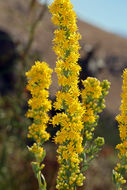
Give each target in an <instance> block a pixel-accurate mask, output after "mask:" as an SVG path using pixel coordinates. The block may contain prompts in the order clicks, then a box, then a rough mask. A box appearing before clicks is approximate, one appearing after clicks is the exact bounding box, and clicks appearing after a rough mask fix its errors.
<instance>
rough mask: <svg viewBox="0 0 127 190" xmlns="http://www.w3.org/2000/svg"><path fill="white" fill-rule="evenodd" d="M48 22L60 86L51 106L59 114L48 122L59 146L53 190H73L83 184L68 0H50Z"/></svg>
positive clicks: (79, 112) (75, 48) (80, 125)
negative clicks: (51, 27)
mask: <svg viewBox="0 0 127 190" xmlns="http://www.w3.org/2000/svg"><path fill="white" fill-rule="evenodd" d="M49 8H50V12H51V13H52V15H53V17H52V21H53V23H54V24H55V25H57V26H58V29H57V30H56V31H55V32H54V33H55V39H54V40H53V43H54V51H55V53H56V54H57V56H58V60H57V63H56V73H57V76H58V83H59V85H60V86H61V87H62V89H61V91H58V92H57V95H56V102H55V103H54V107H55V109H56V110H61V111H63V110H64V111H63V112H62V113H58V114H57V115H55V116H54V117H53V119H52V123H53V125H54V126H56V125H59V124H60V125H61V129H60V131H58V132H57V134H56V137H55V138H54V140H55V143H58V144H59V148H58V151H57V152H58V162H59V164H60V168H59V174H58V179H57V189H61V190H62V189H68V190H73V189H75V187H76V186H82V185H83V180H84V177H83V174H82V173H81V172H80V167H79V164H80V162H81V159H80V158H79V155H80V153H82V151H83V147H82V140H83V138H82V136H81V131H82V129H83V122H82V116H83V115H84V112H85V111H84V108H83V107H82V105H81V103H80V102H79V99H78V97H79V95H80V92H79V89H78V74H79V71H80V69H81V68H80V66H79V65H78V64H77V61H78V58H79V52H78V50H79V48H80V46H79V42H78V40H79V39H80V35H79V33H78V32H77V25H76V15H75V12H74V10H73V9H72V8H73V6H72V4H71V2H70V0H54V1H53V3H52V4H51V6H49Z"/></svg>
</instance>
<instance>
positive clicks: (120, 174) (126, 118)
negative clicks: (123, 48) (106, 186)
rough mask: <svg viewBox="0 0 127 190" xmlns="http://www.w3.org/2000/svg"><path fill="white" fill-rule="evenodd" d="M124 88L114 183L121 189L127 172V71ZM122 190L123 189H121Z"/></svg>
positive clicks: (118, 118)
mask: <svg viewBox="0 0 127 190" xmlns="http://www.w3.org/2000/svg"><path fill="white" fill-rule="evenodd" d="M122 77H123V86H122V94H121V97H122V101H121V107H120V110H121V114H119V115H118V116H117V117H116V120H117V121H118V124H119V126H118V127H119V132H120V138H121V141H122V142H121V143H120V144H118V145H117V146H116V148H117V149H118V150H119V154H118V156H119V158H120V163H118V164H117V166H116V167H115V169H114V170H113V177H114V182H115V184H116V185H117V186H119V187H121V185H122V184H125V183H126V180H125V179H124V176H125V173H126V171H127V69H125V70H124V71H123V75H122ZM120 189H121V190H122V188H120Z"/></svg>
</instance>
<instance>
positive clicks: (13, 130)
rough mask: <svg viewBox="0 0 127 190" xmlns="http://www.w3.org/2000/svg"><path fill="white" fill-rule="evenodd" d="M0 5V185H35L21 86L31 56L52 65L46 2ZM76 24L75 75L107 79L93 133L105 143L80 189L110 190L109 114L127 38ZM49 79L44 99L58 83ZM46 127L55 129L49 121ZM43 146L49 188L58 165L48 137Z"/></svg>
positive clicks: (112, 141)
mask: <svg viewBox="0 0 127 190" xmlns="http://www.w3.org/2000/svg"><path fill="white" fill-rule="evenodd" d="M0 10H1V11H0V190H3V189H6V190H36V189H38V186H37V181H36V179H35V177H34V174H33V171H32V168H31V165H30V162H31V160H32V159H33V158H32V155H31V154H30V153H29V152H28V150H27V145H31V144H32V141H31V140H28V139H27V129H28V126H29V125H30V123H31V121H30V120H29V119H27V118H26V117H25V113H26V111H27V100H28V99H29V96H30V95H29V92H28V91H27V90H26V89H25V85H26V78H25V72H26V71H27V70H28V69H29V68H30V67H31V66H32V65H33V64H34V61H35V60H40V61H42V60H43V61H46V62H48V63H49V65H50V67H51V68H54V67H55V60H56V56H55V54H54V52H53V51H52V38H53V31H54V26H53V24H52V23H51V21H50V15H49V12H48V8H47V1H45V3H44V4H40V3H39V2H38V1H37V0H28V1H25V0H22V1H18V0H12V1H9V0H8V1H7V2H6V1H4V0H1V1H0ZM78 26H79V31H80V33H81V35H82V40H81V41H80V45H81V47H82V48H81V52H80V53H81V58H80V60H79V64H80V66H81V67H82V72H81V73H80V79H85V78H86V77H87V76H95V77H97V78H98V79H100V80H102V79H108V80H109V81H110V82H111V84H112V85H111V90H110V92H109V95H108V97H107V99H106V105H107V108H106V109H105V111H104V112H103V113H102V114H101V115H100V121H99V125H98V128H97V130H96V134H95V136H103V137H104V138H105V142H106V144H105V146H104V148H103V150H102V151H101V152H100V154H99V156H98V158H97V159H96V160H95V161H93V162H92V165H91V167H90V169H89V170H88V171H87V173H86V174H85V175H86V177H87V181H86V183H85V186H84V187H83V188H80V189H89V190H107V189H108V190H111V189H114V186H113V184H112V179H111V176H112V169H113V167H114V165H115V163H116V162H117V156H116V152H115V151H114V148H115V145H116V144H117V143H118V142H119V136H118V129H117V123H116V122H115V116H116V114H117V113H118V112H119V111H118V108H119V106H120V92H121V84H122V80H121V73H122V70H123V69H124V68H125V66H126V63H127V54H126V51H125V50H127V40H126V39H124V38H122V37H119V36H117V35H114V34H111V33H108V32H105V31H103V30H101V29H99V28H97V27H95V26H92V25H90V24H88V23H86V22H84V21H81V20H78ZM84 36H85V37H84ZM52 80H53V83H52V85H51V88H50V99H52V100H54V99H55V93H56V91H57V90H58V88H59V87H58V84H57V77H56V74H55V73H53V76H52ZM50 114H51V115H52V114H54V111H53V110H52V112H51V113H50ZM48 130H49V131H50V132H51V134H52V135H53V134H55V131H54V129H52V128H51V126H49V128H48ZM45 148H46V150H47V156H46V158H45V164H46V167H45V168H44V170H43V173H44V175H45V177H46V179H47V183H48V189H49V190H54V189H55V183H56V176H57V170H58V164H57V161H56V146H55V145H54V144H53V143H52V141H51V140H50V141H49V142H48V143H46V144H45Z"/></svg>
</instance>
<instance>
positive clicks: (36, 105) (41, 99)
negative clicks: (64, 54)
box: [26, 61, 52, 190]
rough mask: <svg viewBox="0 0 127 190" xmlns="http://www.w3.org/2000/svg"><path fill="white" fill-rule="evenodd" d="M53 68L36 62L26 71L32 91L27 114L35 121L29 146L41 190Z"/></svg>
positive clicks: (30, 131) (31, 128)
mask: <svg viewBox="0 0 127 190" xmlns="http://www.w3.org/2000/svg"><path fill="white" fill-rule="evenodd" d="M51 73H52V70H51V69H50V68H49V67H48V65H47V63H45V62H42V63H41V62H39V61H37V62H35V65H33V66H32V68H31V70H30V71H28V72H27V73H26V76H27V78H28V85H27V89H28V90H29V91H30V92H31V96H32V97H31V99H30V100H29V101H28V105H29V107H30V109H29V110H28V112H27V114H26V116H27V117H30V118H32V120H33V123H32V125H31V126H29V133H28V138H33V139H34V141H35V142H34V144H33V145H32V146H31V147H28V148H29V150H30V151H31V152H32V153H33V154H34V156H35V160H36V161H35V162H32V167H33V170H34V173H35V175H36V177H37V179H38V183H39V190H45V189H46V182H45V178H44V176H43V175H42V173H41V170H42V169H43V167H44V164H43V163H42V161H43V160H44V158H45V154H46V152H45V150H44V148H43V143H44V142H45V141H47V140H48V139H49V137H50V135H49V133H47V132H46V128H47V126H46V124H47V123H48V121H49V116H48V114H47V112H48V111H49V110H50V109H51V101H50V100H48V96H49V93H48V91H47V90H48V89H49V85H50V83H51Z"/></svg>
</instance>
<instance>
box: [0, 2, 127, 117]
mask: <svg viewBox="0 0 127 190" xmlns="http://www.w3.org/2000/svg"><path fill="white" fill-rule="evenodd" d="M29 2H30V1H29V0H28V1H27V3H28V4H27V3H26V1H25V0H22V1H19V0H11V1H9V0H8V1H4V0H1V1H0V10H1V11H0V30H3V31H6V32H7V33H9V34H10V35H11V37H12V39H13V40H14V41H15V42H18V43H21V44H24V45H25V44H26V42H27V39H28V36H29V27H30V24H31V23H32V22H33V20H34V18H35V17H36V16H37V14H38V13H37V12H39V9H40V6H39V5H38V6H37V7H35V9H34V10H33V12H32V13H31V12H30V11H29V6H28V5H29ZM37 10H38V11H37ZM78 27H79V32H80V33H81V35H82V40H81V41H80V43H81V46H82V47H85V48H84V49H82V50H81V55H82V56H83V55H84V54H85V52H84V51H85V50H86V49H87V46H88V45H90V47H92V46H94V45H96V44H98V49H97V51H96V54H95V58H96V59H103V61H104V62H105V68H104V69H103V70H102V71H101V72H97V73H96V74H95V76H96V77H97V78H99V79H101V80H102V79H108V80H109V81H110V82H111V90H110V93H109V95H108V97H107V103H106V104H107V109H108V110H109V111H110V112H112V113H113V114H116V113H117V112H118V111H119V110H118V109H119V106H120V93H121V84H122V80H121V73H122V70H123V68H125V67H126V65H127V40H126V39H124V38H122V37H119V36H117V35H114V34H111V33H109V32H106V31H104V30H101V29H99V28H97V27H95V26H92V25H90V24H88V23H86V22H84V21H81V20H79V21H78ZM53 31H54V26H53V24H52V23H51V21H50V14H49V13H48V11H47V12H46V14H45V16H44V18H43V20H42V22H40V24H39V26H38V28H37V30H36V34H35V39H34V42H33V45H32V48H31V52H37V53H39V54H41V55H42V56H41V57H42V58H43V61H46V62H48V63H49V65H50V67H52V68H54V67H55V60H56V56H55V54H54V52H53V51H52V38H53ZM84 44H85V46H84ZM84 72H85V71H84ZM56 81H57V77H56V75H55V73H53V82H54V83H53V84H52V86H51V89H50V91H51V93H52V94H51V95H52V96H54V94H55V92H56V90H58V85H57V82H56Z"/></svg>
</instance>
